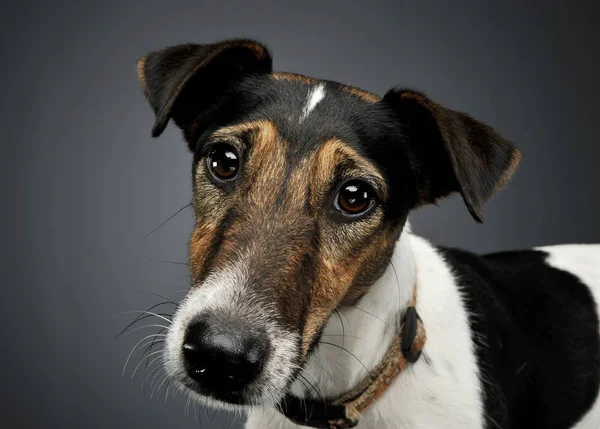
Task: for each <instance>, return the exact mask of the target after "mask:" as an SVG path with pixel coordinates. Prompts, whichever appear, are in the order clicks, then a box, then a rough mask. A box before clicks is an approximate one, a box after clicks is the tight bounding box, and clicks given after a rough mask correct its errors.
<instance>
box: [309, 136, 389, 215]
mask: <svg viewBox="0 0 600 429" xmlns="http://www.w3.org/2000/svg"><path fill="white" fill-rule="evenodd" d="M344 160H351V161H353V163H354V164H355V165H356V167H355V168H354V169H353V170H352V171H351V173H355V174H356V176H357V177H364V178H367V179H370V182H372V184H373V185H375V187H376V188H378V189H379V190H380V191H381V192H382V193H383V195H384V196H385V195H387V188H386V187H385V180H384V178H383V177H382V176H381V174H380V173H379V171H378V170H377V168H375V166H374V165H373V164H372V163H371V162H370V161H369V160H367V159H366V158H365V157H364V156H362V155H360V154H359V153H358V152H356V151H355V150H354V149H352V148H351V147H350V146H349V145H348V144H347V143H346V142H344V141H343V140H340V139H338V138H333V139H330V140H327V141H326V142H325V143H323V144H322V145H321V147H320V148H319V150H318V152H317V154H316V157H315V162H316V167H315V173H314V183H315V184H316V185H317V186H316V187H315V189H314V192H313V195H312V196H311V202H312V204H316V203H317V201H319V199H320V198H321V197H322V196H323V193H324V192H325V190H326V188H327V185H328V184H329V183H330V182H331V179H332V177H333V174H334V172H335V169H336V168H337V166H338V165H339V164H340V162H342V161H344Z"/></svg>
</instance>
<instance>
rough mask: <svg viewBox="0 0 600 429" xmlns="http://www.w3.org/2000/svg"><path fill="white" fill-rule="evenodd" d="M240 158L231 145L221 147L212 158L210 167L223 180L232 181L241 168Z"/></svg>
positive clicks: (214, 152)
mask: <svg viewBox="0 0 600 429" xmlns="http://www.w3.org/2000/svg"><path fill="white" fill-rule="evenodd" d="M239 164H240V161H239V158H238V155H237V153H236V151H235V149H234V148H233V147H231V146H229V145H220V146H219V147H218V148H216V149H215V150H214V151H213V152H212V154H211V156H210V166H211V168H212V170H213V172H214V173H215V175H216V176H217V177H219V178H221V179H231V178H232V177H233V176H235V174H236V173H237V170H238V168H239Z"/></svg>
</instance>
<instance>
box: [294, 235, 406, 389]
mask: <svg viewBox="0 0 600 429" xmlns="http://www.w3.org/2000/svg"><path fill="white" fill-rule="evenodd" d="M415 284H416V267H415V262H414V257H413V253H412V249H411V246H410V231H409V227H408V224H407V226H406V227H405V230H404V231H403V233H402V234H401V236H400V239H399V240H398V242H397V243H396V247H395V249H394V253H393V256H392V259H391V263H390V265H389V266H388V268H387V269H386V271H385V272H384V274H383V276H382V277H381V278H380V279H379V280H378V281H377V282H376V283H375V284H374V285H373V286H372V287H371V289H370V290H369V292H367V294H366V295H365V296H364V297H363V298H362V299H361V300H360V301H359V302H358V303H357V304H356V305H354V306H350V307H345V308H342V309H340V310H339V312H338V314H337V316H336V315H334V316H333V317H332V318H331V320H330V321H329V323H328V324H327V326H326V327H325V330H324V332H323V337H322V341H321V344H320V345H319V346H318V348H317V349H316V350H315V352H314V353H313V355H312V357H311V358H310V360H309V362H308V364H307V366H306V367H305V369H304V370H303V372H302V375H303V376H304V378H305V379H306V380H302V381H300V380H299V381H298V382H296V384H295V385H294V389H293V392H294V394H295V395H297V396H300V397H302V396H311V397H313V398H319V397H326V398H335V397H337V396H339V395H341V394H343V393H345V392H347V391H349V390H351V389H353V388H354V387H355V386H356V385H358V384H359V383H360V381H361V380H362V379H364V378H365V377H366V376H367V375H368V373H367V371H371V370H372V369H373V368H375V367H376V366H377V365H378V364H379V363H380V362H381V360H382V358H383V356H384V355H385V353H386V351H387V349H388V347H389V345H390V343H391V341H392V339H393V338H394V337H395V336H396V335H397V330H398V326H399V321H400V318H401V316H402V314H403V313H404V310H405V309H406V308H407V307H408V305H409V303H410V301H411V299H412V297H413V290H414V287H415ZM307 381H308V382H310V383H307ZM303 382H304V383H303ZM310 385H312V386H313V387H314V388H313V387H310ZM307 386H309V387H308V389H307ZM317 391H318V392H317Z"/></svg>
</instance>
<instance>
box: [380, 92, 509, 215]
mask: <svg viewBox="0 0 600 429" xmlns="http://www.w3.org/2000/svg"><path fill="white" fill-rule="evenodd" d="M381 102H382V103H386V104H387V105H389V106H391V107H392V109H393V110H394V112H395V114H396V115H397V117H398V118H399V120H400V121H401V124H402V126H403V131H404V133H405V134H406V136H407V138H408V148H407V150H408V157H409V161H410V163H411V167H412V169H413V171H414V173H415V177H416V182H417V191H418V197H417V198H418V202H417V205H421V204H429V203H434V202H435V201H436V200H438V199H439V198H443V197H445V196H447V195H449V194H451V193H453V192H459V193H460V194H461V195H462V197H463V199H464V201H465V204H466V206H467V208H468V209H469V212H470V213H471V215H472V216H473V218H475V220H476V221H477V222H483V205H484V204H485V202H486V201H487V200H488V199H489V198H490V197H491V196H492V195H493V194H494V193H495V192H496V191H497V190H498V189H500V188H501V187H502V186H503V185H504V184H505V183H506V182H507V181H508V179H509V178H510V176H511V175H512V174H513V172H514V170H515V168H516V166H517V164H518V163H519V159H520V153H519V151H518V150H517V149H516V148H515V147H514V145H513V144H512V143H511V142H509V141H507V140H505V139H504V138H503V137H502V136H500V134H498V133H497V132H496V131H495V130H494V129H493V128H491V127H489V126H488V125H486V124H484V123H482V122H479V121H476V120H475V119H473V118H471V117H470V116H469V115H467V114H465V113H461V112H456V111H454V110H450V109H447V108H445V107H443V106H441V105H440V104H438V103H435V102H433V101H431V100H430V99H429V98H427V97H426V96H425V95H424V94H422V93H419V92H416V91H412V90H404V89H398V88H394V89H392V90H390V91H388V92H387V93H386V94H385V96H384V97H383V99H382V101H381Z"/></svg>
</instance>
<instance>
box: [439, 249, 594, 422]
mask: <svg viewBox="0 0 600 429" xmlns="http://www.w3.org/2000/svg"><path fill="white" fill-rule="evenodd" d="M439 251H440V253H441V254H442V255H443V257H444V259H445V261H446V263H447V264H448V265H449V266H450V268H451V271H452V272H453V274H454V276H455V278H456V282H457V285H458V286H459V288H460V290H461V292H462V294H463V297H464V301H465V306H466V307H467V311H468V312H469V313H470V314H471V316H470V327H471V329H472V336H473V341H474V343H475V344H476V348H477V355H478V361H479V365H480V371H481V373H482V380H484V383H482V384H483V388H484V389H485V391H486V392H485V393H486V395H485V397H486V407H485V408H486V414H488V416H490V417H491V418H492V419H498V418H500V419H508V421H512V422H519V423H526V424H527V425H528V426H527V427H557V428H561V427H565V428H566V427H573V425H574V424H575V423H576V422H577V421H578V420H579V419H580V418H581V417H582V416H584V415H586V413H587V415H588V416H590V415H592V414H594V416H592V417H590V418H598V416H597V415H596V414H597V413H600V411H599V410H598V407H600V405H599V403H598V402H599V401H598V399H597V398H598V392H599V385H600V334H599V329H600V321H599V316H598V313H599V303H600V294H599V291H600V245H561V246H549V247H541V248H535V249H531V250H521V251H507V252H498V253H492V254H486V255H477V254H474V253H471V252H467V251H464V250H459V249H452V248H447V247H440V248H439ZM533 399H535V400H533ZM594 404H595V405H594ZM498 410H504V412H498ZM587 418H588V417H586V419H587ZM505 423H506V424H507V426H506V427H510V426H508V422H507V421H504V422H500V425H501V426H502V427H505ZM517 427H522V426H517ZM523 427H525V426H523ZM576 427H577V428H579V427H586V426H576Z"/></svg>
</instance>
